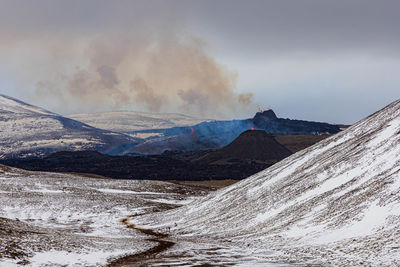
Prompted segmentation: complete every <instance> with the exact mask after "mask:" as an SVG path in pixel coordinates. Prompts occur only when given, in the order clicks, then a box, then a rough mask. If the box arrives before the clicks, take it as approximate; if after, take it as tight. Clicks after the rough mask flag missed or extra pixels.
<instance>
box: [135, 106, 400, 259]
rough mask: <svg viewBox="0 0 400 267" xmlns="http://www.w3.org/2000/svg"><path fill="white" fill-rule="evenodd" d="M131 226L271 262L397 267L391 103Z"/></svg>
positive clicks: (399, 226) (399, 168)
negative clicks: (240, 177)
mask: <svg viewBox="0 0 400 267" xmlns="http://www.w3.org/2000/svg"><path fill="white" fill-rule="evenodd" d="M134 223H136V224H138V225H140V226H142V227H152V228H160V227H165V226H171V227H172V228H173V235H174V236H175V237H176V238H177V239H181V240H185V239H186V240H220V241H221V243H223V242H225V243H229V244H235V246H237V247H241V248H242V253H244V254H245V253H251V251H253V252H254V253H256V252H260V251H261V252H260V255H263V256H260V257H262V258H264V259H268V260H271V261H278V262H286V263H288V262H291V263H302V264H304V263H314V264H324V265H327V264H333V265H344V266H354V265H374V266H378V265H379V266H383V265H386V266H399V265H400V100H398V101H396V102H394V103H392V104H390V105H389V106H387V107H386V108H384V109H382V110H381V111H379V112H377V113H375V114H373V115H371V116H369V117H368V118H366V119H364V120H362V121H360V122H358V123H356V124H355V125H353V126H352V127H350V128H348V129H347V130H345V131H343V132H340V133H338V134H336V135H334V136H332V137H330V138H328V139H325V140H323V141H321V142H319V143H317V144H315V145H314V146H311V147H309V148H307V149H305V150H303V151H300V152H298V153H296V154H294V155H292V156H290V157H288V158H286V159H284V160H282V161H280V162H278V163H277V164H275V165H273V166H272V167H270V168H268V169H266V170H264V171H262V172H260V173H258V174H255V175H253V176H252V177H249V178H247V179H245V180H242V181H241V182H239V183H236V184H234V185H232V186H230V187H227V188H224V189H222V190H219V191H216V192H214V193H211V194H210V195H209V196H207V197H205V198H204V199H201V200H199V201H196V202H193V203H191V204H189V205H187V206H184V207H181V208H179V209H175V210H171V211H168V212H164V213H160V214H159V215H157V216H156V215H146V216H143V217H140V218H135V220H134ZM175 223H176V224H177V226H175ZM210 242H211V241H210ZM213 242H215V241H213ZM262 251H264V252H265V253H264V252H262Z"/></svg>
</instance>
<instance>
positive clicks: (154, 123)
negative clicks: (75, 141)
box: [67, 111, 207, 137]
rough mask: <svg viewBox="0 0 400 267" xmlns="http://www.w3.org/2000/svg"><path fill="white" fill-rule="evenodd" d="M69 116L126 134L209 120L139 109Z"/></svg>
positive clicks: (97, 126)
mask: <svg viewBox="0 0 400 267" xmlns="http://www.w3.org/2000/svg"><path fill="white" fill-rule="evenodd" d="M67 117H68V118H70V119H73V120H77V121H81V122H83V123H86V124H88V125H90V126H93V127H96V128H100V129H104V130H109V131H113V132H120V133H125V134H132V132H136V131H141V130H149V129H167V128H172V127H180V126H191V125H195V124H198V123H201V122H203V121H207V120H206V119H199V118H194V117H191V116H187V115H183V114H177V113H164V114H160V113H147V112H137V111H114V112H98V113H87V114H72V115H68V116H67ZM138 137H140V136H138Z"/></svg>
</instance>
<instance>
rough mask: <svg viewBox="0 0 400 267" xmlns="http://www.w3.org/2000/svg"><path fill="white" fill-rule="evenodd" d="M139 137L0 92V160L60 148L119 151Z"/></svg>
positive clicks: (44, 153)
mask: <svg viewBox="0 0 400 267" xmlns="http://www.w3.org/2000/svg"><path fill="white" fill-rule="evenodd" d="M137 143H138V139H135V138H132V137H129V136H127V135H124V134H119V133H113V132H110V131H106V130H101V129H97V128H94V127H91V126H89V125H86V124H84V123H81V122H79V121H75V120H72V119H68V118H65V117H62V116H60V115H57V114H55V113H52V112H50V111H46V110H44V109H41V108H39V107H35V106H32V105H29V104H26V103H24V102H22V101H19V100H17V99H14V98H12V97H9V96H5V95H0V159H2V158H7V157H28V156H43V155H46V154H48V153H51V152H54V151H59V150H92V149H95V150H99V151H101V152H105V153H111V154H113V153H118V152H120V151H121V150H124V149H127V148H130V147H132V146H133V145H134V144H137Z"/></svg>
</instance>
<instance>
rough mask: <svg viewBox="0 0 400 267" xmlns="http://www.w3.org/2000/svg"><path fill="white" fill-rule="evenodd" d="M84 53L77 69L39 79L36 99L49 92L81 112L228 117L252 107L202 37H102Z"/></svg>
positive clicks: (246, 96)
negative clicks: (104, 110)
mask: <svg viewBox="0 0 400 267" xmlns="http://www.w3.org/2000/svg"><path fill="white" fill-rule="evenodd" d="M116 38H118V37H116ZM84 49H85V50H86V52H85V53H84V55H85V57H83V58H82V59H81V60H80V61H81V62H78V64H79V67H78V68H77V69H76V70H74V71H72V72H71V73H59V74H58V79H57V80H51V79H43V80H41V81H39V82H38V83H37V88H36V91H35V93H36V96H37V97H40V96H41V95H43V93H44V92H46V94H47V95H48V96H51V98H54V99H55V100H56V101H58V102H65V101H68V102H69V103H72V104H70V105H72V106H75V107H74V108H76V109H79V107H80V106H85V107H86V108H89V109H91V110H97V109H101V108H102V107H104V106H111V108H112V109H120V108H121V107H126V106H136V107H138V106H139V107H141V108H145V109H147V110H149V111H154V112H160V111H177V112H185V113H189V114H193V115H201V116H215V115H217V116H223V115H224V113H226V112H229V111H235V110H237V109H239V110H240V109H241V108H242V107H245V105H249V104H251V99H252V96H251V94H245V95H239V94H236V93H235V84H236V78H237V74H236V73H234V72H232V71H229V70H228V69H226V68H225V67H223V66H222V65H220V64H218V63H217V62H216V61H215V60H214V59H213V58H212V57H211V56H210V55H209V54H208V53H207V51H206V48H205V46H204V43H203V42H202V41H201V40H199V39H196V38H192V37H186V36H178V35H177V34H175V33H173V34H169V35H167V36H157V38H154V39H147V40H146V38H145V36H143V38H130V39H126V38H125V40H123V41H115V39H113V40H109V39H108V38H101V39H96V40H93V41H91V42H90V43H89V44H88V45H87V47H85V48H84ZM84 62H88V63H87V64H86V66H85V64H84ZM82 66H84V67H82ZM50 67H52V66H50ZM50 84H51V85H52V86H51V87H50V86H49V85H50ZM44 87H46V89H45V90H44Z"/></svg>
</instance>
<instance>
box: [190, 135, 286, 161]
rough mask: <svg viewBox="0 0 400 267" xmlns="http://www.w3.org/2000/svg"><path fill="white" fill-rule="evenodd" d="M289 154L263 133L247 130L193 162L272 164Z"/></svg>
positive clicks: (273, 139) (272, 138)
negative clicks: (225, 144)
mask: <svg viewBox="0 0 400 267" xmlns="http://www.w3.org/2000/svg"><path fill="white" fill-rule="evenodd" d="M291 154H292V152H291V151H290V150H288V149H287V148H286V147H284V146H283V145H281V144H280V143H278V142H277V141H276V140H275V138H274V137H273V136H272V135H269V134H267V133H266V132H265V131H261V130H248V131H245V132H243V133H242V134H240V136H239V137H238V138H236V139H235V140H233V141H232V143H230V144H229V145H227V146H225V147H223V148H221V149H218V150H215V151H212V152H210V153H207V154H206V155H204V156H201V157H200V158H197V159H195V160H194V161H196V162H199V163H207V164H210V163H211V164H232V163H234V162H237V161H254V162H258V163H271V164H273V163H275V162H278V161H280V160H281V159H283V158H286V157H287V156H290V155H291Z"/></svg>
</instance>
